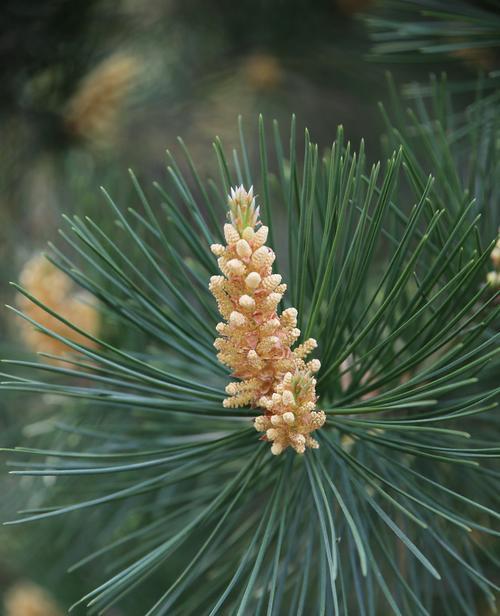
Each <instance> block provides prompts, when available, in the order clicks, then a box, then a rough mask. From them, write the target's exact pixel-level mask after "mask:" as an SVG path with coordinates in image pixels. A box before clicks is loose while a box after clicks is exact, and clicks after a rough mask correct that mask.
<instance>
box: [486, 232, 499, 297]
mask: <svg viewBox="0 0 500 616" xmlns="http://www.w3.org/2000/svg"><path fill="white" fill-rule="evenodd" d="M491 262H492V264H493V267H494V269H493V270H492V271H491V272H488V275H487V279H486V280H487V282H488V284H489V285H490V286H492V287H493V288H494V289H498V288H500V238H499V239H498V240H497V243H496V245H495V248H493V250H492V251H491Z"/></svg>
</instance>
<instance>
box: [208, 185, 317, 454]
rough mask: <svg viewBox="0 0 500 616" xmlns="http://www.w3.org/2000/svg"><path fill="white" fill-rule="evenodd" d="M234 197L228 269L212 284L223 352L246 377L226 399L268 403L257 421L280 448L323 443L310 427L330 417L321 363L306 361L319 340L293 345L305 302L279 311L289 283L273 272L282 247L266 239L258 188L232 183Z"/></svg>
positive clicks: (223, 259)
mask: <svg viewBox="0 0 500 616" xmlns="http://www.w3.org/2000/svg"><path fill="white" fill-rule="evenodd" d="M228 205H229V210H230V211H229V217H230V220H231V223H230V224H229V223H228V224H226V225H225V226H224V237H225V239H226V242H227V245H226V246H222V245H221V244H213V245H212V246H211V250H212V252H213V253H214V255H216V256H217V257H218V265H219V269H220V271H221V272H222V274H223V275H222V276H212V278H211V280H210V285H209V288H210V291H211V292H212V294H213V295H214V297H215V299H216V301H217V306H218V309H219V312H220V313H221V315H222V317H223V318H224V322H222V323H219V324H218V325H217V331H218V333H219V334H220V337H219V338H217V339H216V340H215V342H214V346H215V347H216V349H217V351H218V354H217V357H218V358H219V360H220V361H221V362H222V363H223V364H225V365H226V366H229V367H230V368H231V369H232V370H233V376H234V377H236V378H238V379H240V381H239V382H233V383H230V384H229V385H228V386H227V387H226V392H227V393H228V394H229V397H228V398H226V399H225V400H224V406H225V407H226V408H236V407H241V406H247V405H249V406H252V407H263V408H264V409H265V411H266V413H265V414H264V415H261V416H259V417H257V418H256V419H255V428H256V430H257V431H258V432H265V437H264V438H265V439H267V440H269V441H272V443H273V445H272V447H271V451H272V453H273V454H276V455H277V454H280V453H281V452H282V451H284V450H285V449H286V448H287V447H293V449H295V451H296V452H298V453H304V451H305V449H306V447H312V448H317V447H318V443H317V441H315V440H314V439H313V438H312V437H311V436H310V433H311V432H313V431H314V430H317V429H318V428H320V427H321V426H322V425H323V424H324V423H325V414H324V413H323V411H315V408H316V399H317V396H316V380H315V379H314V378H313V376H312V375H313V373H315V372H317V371H318V370H319V368H320V365H321V364H320V362H319V360H317V359H313V360H311V361H309V362H307V363H306V361H305V357H307V355H309V354H310V353H311V351H313V350H314V349H315V348H316V346H317V343H316V340H314V339H313V338H309V339H308V340H306V341H305V342H304V343H303V344H301V345H299V346H298V347H296V348H295V349H294V350H292V348H291V347H292V345H293V344H294V343H295V342H296V341H297V339H298V338H299V336H300V330H299V329H297V310H296V309H295V308H287V309H286V310H284V311H283V312H282V313H281V315H279V314H278V305H279V303H280V301H281V299H282V297H283V294H284V293H285V291H286V285H285V284H282V282H281V276H280V275H279V274H273V272H272V264H273V262H274V259H275V255H274V252H273V251H272V250H271V249H270V248H269V247H267V246H266V245H265V243H266V240H267V234H268V228H267V227H265V226H263V225H261V223H260V221H259V208H258V207H256V203H255V197H254V196H253V188H250V190H249V191H248V192H247V191H246V190H245V189H244V188H243V186H240V187H238V188H235V189H231V195H230V196H229V200H228Z"/></svg>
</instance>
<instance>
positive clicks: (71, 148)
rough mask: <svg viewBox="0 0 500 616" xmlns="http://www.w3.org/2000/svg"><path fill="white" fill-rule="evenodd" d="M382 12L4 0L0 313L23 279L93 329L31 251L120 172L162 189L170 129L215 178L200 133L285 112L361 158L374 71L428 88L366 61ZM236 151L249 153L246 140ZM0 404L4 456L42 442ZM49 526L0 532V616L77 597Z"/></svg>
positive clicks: (124, 185)
mask: <svg viewBox="0 0 500 616" xmlns="http://www.w3.org/2000/svg"><path fill="white" fill-rule="evenodd" d="M390 4H391V3H385V2H379V3H376V2H370V0H316V1H314V2H311V1H309V0H287V1H285V0H283V1H280V0H275V1H272V2H269V1H265V0H253V1H251V2H250V1H249V0H240V2H238V3H234V2H231V1H230V0H212V1H210V2H206V1H203V0H149V1H148V2H144V1H142V0H121V1H120V0H117V1H114V2H111V1H109V0H84V1H82V0H73V1H71V2H70V1H69V0H46V1H45V2H39V1H38V0H3V2H2V3H1V7H0V80H1V89H0V140H1V141H0V142H1V148H0V263H1V267H0V299H1V303H2V305H3V304H5V303H7V304H11V305H17V304H19V300H18V298H17V297H16V293H15V290H14V289H13V288H12V287H10V286H9V285H8V282H9V281H11V280H14V281H15V280H19V279H21V280H22V281H23V283H24V284H26V285H27V286H29V288H30V289H32V290H34V291H36V293H35V294H37V295H38V296H40V297H42V298H45V299H46V300H47V303H51V304H52V305H54V307H56V308H57V307H58V305H59V304H60V303H63V302H65V310H66V311H70V312H72V311H77V310H78V311H81V316H80V322H81V321H82V319H84V320H85V323H86V324H87V327H88V328H89V329H90V330H91V331H97V330H98V327H99V324H98V323H96V322H95V319H96V318H97V317H96V316H95V314H94V312H93V311H92V307H91V306H89V305H88V304H85V302H79V303H78V304H76V303H75V304H74V305H73V304H72V303H71V300H69V299H68V293H69V290H68V288H66V286H65V283H64V282H63V281H61V279H60V277H58V276H57V275H55V274H54V273H53V272H51V271H50V270H47V271H46V270H44V267H45V265H43V262H42V261H41V260H40V257H39V256H38V255H39V254H40V252H41V251H43V249H44V247H45V246H46V243H47V242H48V241H50V240H52V241H55V240H57V237H58V228H59V226H60V223H61V216H62V214H63V213H67V214H79V215H90V216H92V217H93V218H94V219H96V220H98V219H99V216H100V215H101V212H102V210H103V208H104V204H103V199H102V195H101V194H100V192H99V186H100V185H104V186H105V187H106V188H107V189H108V191H109V192H110V194H112V195H113V197H114V198H115V200H116V202H117V203H119V204H120V205H121V206H122V207H126V206H127V204H128V202H129V201H130V200H131V199H132V198H133V197H132V194H131V191H130V182H129V180H128V176H127V169H128V168H129V167H131V168H133V169H134V171H135V172H136V174H137V175H138V176H139V177H140V178H141V180H143V182H144V184H145V185H146V186H147V185H148V184H150V183H151V181H152V180H153V179H157V180H159V181H160V183H161V181H162V179H163V177H164V176H165V174H166V156H165V150H166V148H172V149H174V150H175V148H176V147H178V146H176V137H177V135H181V136H182V137H183V139H184V141H185V142H186V144H187V145H188V147H189V148H190V151H191V155H192V157H193V159H194V160H195V161H196V164H197V166H198V167H199V168H200V170H201V172H202V173H203V174H205V175H208V174H210V172H211V171H212V170H213V160H214V159H213V156H212V146H211V143H212V140H213V138H214V136H216V135H218V136H220V138H221V139H222V140H223V142H224V144H225V145H226V147H227V148H230V147H231V146H232V145H235V144H236V143H237V141H238V123H237V118H238V116H239V115H242V116H243V121H244V123H245V125H246V126H247V127H248V128H252V129H253V128H254V127H255V126H256V123H257V119H258V114H259V113H262V114H263V115H264V117H265V118H266V122H267V123H268V125H269V130H270V129H271V126H270V121H271V120H272V119H273V118H277V119H278V120H279V121H280V123H281V124H283V126H284V128H285V129H286V127H287V125H288V124H289V122H290V116H291V114H292V113H295V114H296V116H297V122H298V126H300V127H301V128H302V127H304V126H307V127H308V128H309V129H310V132H311V135H312V138H313V140H315V141H317V142H318V143H319V145H320V146H323V147H327V146H328V145H329V144H331V142H332V140H333V139H334V138H335V133H336V129H337V125H338V124H343V125H344V127H345V131H346V134H347V136H348V138H349V139H350V140H351V141H353V142H354V143H357V142H359V140H360V139H361V138H362V137H363V138H364V139H365V140H366V142H367V151H368V155H369V157H370V158H371V159H377V158H378V157H379V156H380V155H381V152H382V148H381V142H380V135H381V133H382V131H383V122H382V118H381V116H380V114H379V111H378V109H377V105H376V103H377V101H379V100H382V101H385V100H387V99H388V91H387V87H386V82H385V77H384V74H385V71H386V70H387V69H390V70H391V71H392V72H393V75H394V78H395V81H396V83H408V82H411V81H412V80H414V79H417V80H418V79H426V78H427V77H426V76H427V73H428V70H429V66H428V65H427V64H425V65H423V64H422V63H418V62H417V63H410V62H405V61H402V60H399V61H398V62H389V61H388V60H387V58H382V59H381V58H378V59H377V58H375V57H374V56H373V54H372V53H371V49H372V45H373V41H372V40H371V33H370V32H371V31H370V27H369V22H370V19H373V18H377V16H383V15H384V14H385V11H387V10H388V5H390ZM488 61H489V60H488V57H487V56H486V57H485V56H484V54H482V55H481V54H479V55H478V54H477V53H476V56H475V57H474V55H472V56H471V55H470V54H469V55H468V56H466V57H463V56H461V57H460V56H457V57H454V58H450V57H448V58H447V59H446V60H444V59H443V58H438V59H437V60H435V62H434V65H433V66H432V70H434V71H436V72H439V71H440V70H441V69H443V68H446V69H447V70H448V72H449V73H450V74H451V75H453V74H459V75H461V76H464V75H468V74H470V75H471V79H472V75H473V73H474V72H475V71H476V70H477V68H478V65H481V64H482V63H483V64H484V63H488ZM485 68H488V67H487V66H486V67H485ZM248 132H249V134H254V135H255V134H256V132H255V131H254V130H249V131H248ZM252 147H253V150H255V151H257V150H258V144H257V143H254V144H253V146H252V144H251V150H252ZM33 316H36V315H33ZM38 316H39V315H38ZM33 350H35V351H36V350H42V351H48V352H56V351H57V349H47V348H46V347H43V345H42V346H40V343H39V339H33V338H32V337H31V336H30V334H29V333H28V332H27V331H26V328H24V329H23V327H22V326H21V323H20V321H19V319H16V318H15V317H14V316H13V315H12V314H11V313H10V312H9V311H8V310H5V309H2V310H1V311H0V355H1V356H2V357H6V356H8V357H27V356H28V355H27V354H28V353H29V352H32V351H33ZM1 395H2V398H0V446H3V447H12V446H14V445H16V444H18V443H19V442H21V441H22V442H23V444H27V443H28V442H29V440H30V438H34V437H36V436H38V435H40V434H43V432H44V430H47V426H48V425H49V423H47V422H50V419H51V414H53V413H54V412H55V410H57V404H56V405H54V404H52V402H53V401H52V400H50V399H47V397H43V396H37V397H36V398H32V399H29V398H28V397H27V396H22V397H20V398H18V397H14V396H13V395H7V396H5V395H4V394H3V393H2V394H1ZM58 404H61V403H60V402H59V403H58ZM24 479H25V480H26V481H23V482H21V483H20V482H19V480H18V479H16V480H15V481H11V480H10V479H9V478H8V477H6V474H5V473H4V472H3V471H2V476H1V479H0V517H1V519H2V520H8V519H13V518H14V517H15V515H16V513H15V512H16V511H17V510H18V509H19V508H20V507H25V506H26V502H27V498H28V496H29V500H30V503H29V504H30V506H32V507H35V506H36V505H37V503H36V502H33V500H34V498H35V497H34V496H33V494H32V492H31V491H30V486H31V484H30V480H29V478H27V477H26V478H24ZM62 523H63V522H61V521H59V522H58V523H57V524H62ZM47 532H48V531H47V526H46V525H45V526H44V525H41V526H37V527H36V528H35V526H34V527H30V526H29V525H27V526H22V527H14V528H13V529H10V530H9V531H8V532H5V531H4V530H1V531H0V595H1V600H2V601H3V602H4V604H5V613H6V614H7V615H8V616H50V615H52V616H57V614H60V613H64V612H65V610H66V609H67V607H68V605H70V604H71V603H72V602H73V601H74V600H76V599H78V598H79V597H80V596H81V594H82V593H83V590H84V589H86V588H89V583H90V582H89V579H82V578H81V577H80V576H81V575H82V574H80V573H78V574H73V575H67V576H65V577H64V578H63V579H61V572H62V571H63V569H64V568H63V567H61V559H62V560H63V561H64V559H65V554H64V547H65V546H66V545H67V541H68V537H67V536H66V535H67V533H68V532H70V531H68V530H67V529H65V528H64V527H61V528H60V529H58V528H57V525H55V531H54V528H52V530H51V531H50V532H51V534H50V535H49V536H50V541H49V542H48V541H47V535H46V533H47ZM71 532H72V533H73V535H72V540H73V541H84V540H85V538H84V536H83V535H82V536H79V533H78V530H77V531H76V532H75V529H71ZM82 532H83V531H82ZM65 533H66V535H65ZM69 562H70V561H69V559H68V564H69ZM56 564H57V566H56ZM65 566H66V563H65ZM85 575H87V576H90V578H91V573H86V574H85ZM40 606H42V607H44V609H45V611H40ZM37 609H38V611H37ZM113 613H114V614H120V613H121V612H120V611H115V612H113ZM132 613H134V612H132ZM135 613H139V612H135Z"/></svg>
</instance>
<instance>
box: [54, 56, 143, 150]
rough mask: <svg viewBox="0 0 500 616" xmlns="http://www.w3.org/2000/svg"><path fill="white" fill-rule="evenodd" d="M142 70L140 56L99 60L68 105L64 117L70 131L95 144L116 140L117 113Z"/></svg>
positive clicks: (112, 57)
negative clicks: (137, 57) (138, 58)
mask: <svg viewBox="0 0 500 616" xmlns="http://www.w3.org/2000/svg"><path fill="white" fill-rule="evenodd" d="M138 71H139V63H138V60H137V59H136V58H135V57H133V56H130V55H125V54H114V55H112V56H111V57H109V58H107V59H106V60H104V61H103V62H101V63H100V64H98V65H97V67H96V68H94V69H93V70H92V71H91V72H90V73H89V74H88V75H87V76H86V77H85V78H84V79H83V80H82V82H81V84H80V85H79V87H78V89H77V91H76V92H75V93H74V95H73V96H72V98H71V99H70V101H69V102H68V104H67V106H66V109H65V111H64V114H63V121H64V124H65V126H66V128H67V130H68V132H70V133H71V134H72V135H74V136H75V137H78V138H80V139H86V140H89V141H92V142H94V144H95V145H103V144H104V143H106V142H108V141H110V140H112V138H113V136H114V133H115V131H116V119H117V114H118V112H119V111H120V109H121V107H122V106H123V103H124V101H125V98H126V96H127V94H128V93H129V91H130V89H131V88H132V86H133V84H134V80H135V79H136V76H137V74H138Z"/></svg>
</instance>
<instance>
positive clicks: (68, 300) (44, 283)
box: [18, 254, 99, 354]
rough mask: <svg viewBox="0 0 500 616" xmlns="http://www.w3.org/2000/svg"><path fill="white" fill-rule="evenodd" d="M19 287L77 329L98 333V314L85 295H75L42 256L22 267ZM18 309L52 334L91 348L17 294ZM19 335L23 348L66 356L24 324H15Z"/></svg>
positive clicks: (50, 340)
mask: <svg viewBox="0 0 500 616" xmlns="http://www.w3.org/2000/svg"><path fill="white" fill-rule="evenodd" d="M20 282H21V285H22V286H23V287H24V288H25V289H26V290H27V291H28V293H30V294H31V295H33V296H34V297H36V298H37V299H38V300H40V301H41V302H42V303H44V304H46V305H47V306H48V307H49V308H51V309H52V310H54V312H57V313H58V314H60V315H61V316H63V317H64V318H67V319H68V320H71V321H72V322H73V323H75V324H76V325H78V327H80V328H81V329H83V330H84V331H86V332H88V333H89V334H91V335H96V334H97V332H98V330H99V313H98V311H97V310H96V308H95V305H94V303H93V300H92V297H91V296H90V295H87V294H85V293H81V292H80V293H76V292H75V290H74V288H73V285H72V283H71V280H70V279H69V278H68V277H67V276H66V275H65V274H64V273H63V272H62V271H60V270H59V269H57V268H56V267H55V266H54V265H52V263H51V262H50V261H48V260H47V259H46V258H45V257H44V256H43V255H42V254H36V255H34V256H33V257H32V258H31V259H30V260H29V261H28V262H27V263H26V264H25V266H24V267H23V269H22V271H21V274H20ZM18 305H19V307H20V308H21V310H22V311H23V312H24V314H25V315H26V316H28V317H30V318H31V319H33V320H35V321H36V322H37V323H39V324H40V325H42V326H43V327H46V328H47V329H50V330H52V331H53V332H55V333H56V334H59V335H60V336H65V337H67V338H69V339H70V340H72V341H73V342H79V343H85V344H86V345H87V346H89V347H95V346H96V345H95V343H93V342H92V340H89V339H88V338H84V337H83V336H81V335H80V334H78V333H77V332H75V331H74V330H72V329H71V328H69V327H68V326H66V325H65V324H64V323H62V322H61V321H59V320H57V319H56V318H55V317H53V316H51V315H50V314H49V313H48V312H46V311H45V310H43V309H42V308H40V307H39V306H37V305H36V304H34V303H32V302H31V301H30V300H29V299H28V298H26V297H25V296H24V295H21V294H19V296H18ZM19 326H20V327H21V335H22V337H23V339H24V341H25V344H26V345H27V346H28V347H29V348H30V349H32V350H34V351H37V352H45V353H51V354H61V353H67V352H68V347H67V346H66V345H65V344H64V343H63V342H61V341H59V340H57V339H56V338H52V337H51V336H46V335H45V334H44V333H43V332H41V331H38V330H37V329H36V328H34V327H33V325H32V324H31V323H30V322H28V321H25V320H21V321H19Z"/></svg>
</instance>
